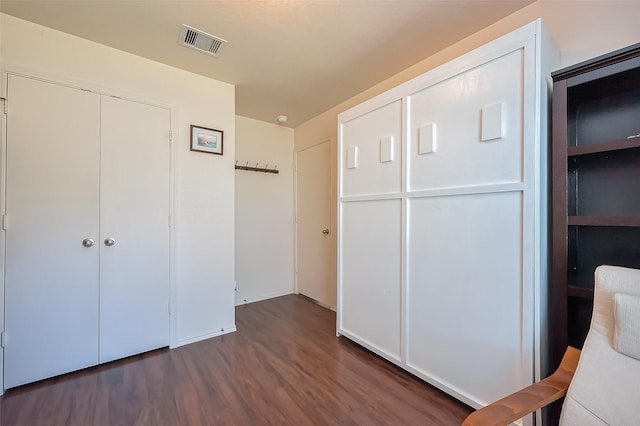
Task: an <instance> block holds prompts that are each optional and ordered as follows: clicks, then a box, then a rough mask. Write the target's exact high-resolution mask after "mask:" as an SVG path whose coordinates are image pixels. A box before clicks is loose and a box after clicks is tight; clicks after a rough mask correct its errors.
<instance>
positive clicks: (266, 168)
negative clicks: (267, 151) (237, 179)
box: [236, 161, 280, 174]
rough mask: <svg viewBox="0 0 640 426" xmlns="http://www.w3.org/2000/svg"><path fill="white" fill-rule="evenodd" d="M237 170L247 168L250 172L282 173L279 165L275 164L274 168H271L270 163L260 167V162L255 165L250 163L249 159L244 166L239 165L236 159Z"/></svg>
mask: <svg viewBox="0 0 640 426" xmlns="http://www.w3.org/2000/svg"><path fill="white" fill-rule="evenodd" d="M236 170H247V171H250V172H262V173H274V174H278V173H280V170H278V166H275V167H274V168H273V169H270V168H269V164H265V166H264V167H259V163H256V165H255V167H253V166H250V165H249V162H248V161H247V162H245V163H244V166H239V165H238V162H237V161H236Z"/></svg>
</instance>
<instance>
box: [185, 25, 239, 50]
mask: <svg viewBox="0 0 640 426" xmlns="http://www.w3.org/2000/svg"><path fill="white" fill-rule="evenodd" d="M178 42H179V43H180V44H182V45H184V46H187V47H190V48H192V49H196V50H199V51H201V52H204V53H206V54H207V55H211V56H215V57H218V56H220V54H221V53H222V51H223V50H224V46H225V45H226V44H227V41H226V40H224V39H221V38H220V37H216V36H212V35H211V34H207V33H205V32H204V31H200V30H197V29H195V28H192V27H190V26H188V25H184V24H183V25H182V28H181V29H180V38H179V40H178Z"/></svg>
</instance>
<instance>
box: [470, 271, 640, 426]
mask: <svg viewBox="0 0 640 426" xmlns="http://www.w3.org/2000/svg"><path fill="white" fill-rule="evenodd" d="M578 359H579V361H578ZM576 364H577V368H576ZM567 386H568V390H567ZM565 393H566V398H565V400H564V404H563V406H562V414H561V416H560V425H563V426H590V425H594V426H595V425H598V426H600V425H612V426H614V425H615V426H618V425H619V426H633V425H640V270H636V269H629V268H622V267H617V266H600V267H598V269H596V272H595V291H594V305H593V316H592V319H591V326H590V328H589V333H588V334H587V338H586V340H585V343H584V347H583V349H582V353H580V351H579V350H577V349H575V348H571V347H569V348H568V349H567V352H566V353H565V356H564V358H563V360H562V363H561V365H560V367H559V368H558V370H557V371H556V372H555V373H554V374H552V375H551V376H549V377H548V378H546V379H544V380H542V381H540V382H538V383H535V384H533V385H531V386H529V387H527V388H525V389H523V390H521V391H519V392H516V393H514V394H512V395H509V396H507V397H505V398H503V399H501V400H500V401H496V402H494V403H493V404H491V405H488V406H487V407H485V408H482V409H480V410H478V411H476V412H474V413H472V414H471V415H470V416H469V417H467V419H466V420H465V421H464V423H463V425H465V426H476V425H507V424H510V423H511V422H513V421H515V420H517V419H519V418H521V417H523V416H525V415H526V414H529V413H531V412H533V411H535V410H537V409H538V408H540V407H543V406H545V405H547V404H549V403H551V402H553V401H555V400H557V399H559V398H562V397H563V396H564V395H565Z"/></svg>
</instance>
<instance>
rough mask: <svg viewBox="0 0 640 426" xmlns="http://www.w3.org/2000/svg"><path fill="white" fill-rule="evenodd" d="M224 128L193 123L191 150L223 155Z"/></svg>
mask: <svg viewBox="0 0 640 426" xmlns="http://www.w3.org/2000/svg"><path fill="white" fill-rule="evenodd" d="M222 134H223V132H222V130H216V129H209V128H207V127H200V126H194V125H193V124H192V125H191V151H199V152H207V153H209V154H218V155H222Z"/></svg>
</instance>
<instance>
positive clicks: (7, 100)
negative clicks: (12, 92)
mask: <svg viewBox="0 0 640 426" xmlns="http://www.w3.org/2000/svg"><path fill="white" fill-rule="evenodd" d="M0 100H2V103H3V104H4V106H3V107H2V110H3V111H4V113H5V114H6V113H7V112H8V111H9V99H7V98H0Z"/></svg>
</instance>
